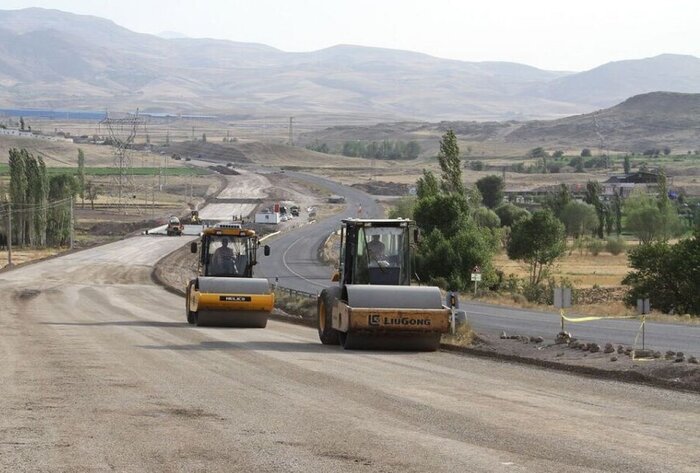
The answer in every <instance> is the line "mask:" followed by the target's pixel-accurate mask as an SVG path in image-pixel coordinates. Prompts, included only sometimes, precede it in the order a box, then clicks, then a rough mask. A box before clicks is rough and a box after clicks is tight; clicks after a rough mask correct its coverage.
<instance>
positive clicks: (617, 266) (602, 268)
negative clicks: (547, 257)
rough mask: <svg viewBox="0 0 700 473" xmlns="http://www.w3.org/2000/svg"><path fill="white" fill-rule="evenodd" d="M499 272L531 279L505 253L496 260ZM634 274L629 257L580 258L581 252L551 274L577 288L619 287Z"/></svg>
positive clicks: (565, 258)
mask: <svg viewBox="0 0 700 473" xmlns="http://www.w3.org/2000/svg"><path fill="white" fill-rule="evenodd" d="M493 262H494V265H495V266H496V268H498V269H500V270H501V271H503V272H504V273H505V274H506V275H509V274H514V275H516V276H518V277H520V278H527V277H528V267H527V265H526V264H524V263H522V262H519V261H512V260H510V259H508V256H507V255H506V254H505V252H501V253H499V254H498V255H496V257H495V258H494V260H493ZM629 271H630V267H629V265H628V261H627V255H626V254H624V253H622V254H619V255H611V254H609V253H600V254H599V255H597V256H593V255H585V254H584V255H580V254H579V253H578V252H574V253H572V254H568V253H567V254H566V255H565V256H563V257H562V258H561V259H560V260H558V261H557V263H556V264H555V265H554V266H553V267H552V271H551V274H552V276H554V277H555V278H557V279H560V278H567V279H568V280H570V281H571V282H572V283H573V284H574V285H575V286H576V287H581V288H584V287H593V286H594V285H598V286H608V287H609V286H619V285H620V284H621V282H622V279H623V278H624V277H625V276H626V275H627V273H628V272H629Z"/></svg>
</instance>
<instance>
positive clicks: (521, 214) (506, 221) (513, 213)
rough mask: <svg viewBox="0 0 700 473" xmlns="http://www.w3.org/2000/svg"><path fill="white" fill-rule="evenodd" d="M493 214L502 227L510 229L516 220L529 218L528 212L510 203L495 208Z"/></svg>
mask: <svg viewBox="0 0 700 473" xmlns="http://www.w3.org/2000/svg"><path fill="white" fill-rule="evenodd" d="M495 212H496V215H498V218H499V219H500V220H501V225H503V226H504V227H512V226H513V225H514V224H515V223H516V222H517V221H518V220H521V219H524V218H527V217H529V216H530V212H528V211H527V210H525V209H523V208H521V207H518V206H517V205H513V204H511V203H505V204H503V205H500V206H498V207H496V210H495Z"/></svg>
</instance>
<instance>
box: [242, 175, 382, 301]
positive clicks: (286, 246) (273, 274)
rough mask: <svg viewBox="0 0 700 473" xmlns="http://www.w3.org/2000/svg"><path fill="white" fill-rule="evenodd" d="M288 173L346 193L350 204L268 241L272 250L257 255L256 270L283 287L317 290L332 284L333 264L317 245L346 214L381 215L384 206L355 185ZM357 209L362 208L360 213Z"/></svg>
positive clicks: (260, 274) (333, 229)
mask: <svg viewBox="0 0 700 473" xmlns="http://www.w3.org/2000/svg"><path fill="white" fill-rule="evenodd" d="M287 174H288V175H290V176H292V177H295V178H297V179H302V180H304V181H307V182H309V183H312V184H314V185H318V186H323V187H325V188H326V189H328V190H329V191H330V192H331V193H332V194H339V195H343V196H345V199H346V202H347V205H346V207H345V209H344V210H343V211H342V212H340V214H337V215H334V216H332V217H329V218H326V219H324V220H320V221H317V222H315V223H312V224H308V225H304V226H302V227H300V228H298V229H295V230H293V231H290V232H285V233H282V234H280V235H279V236H275V237H273V238H272V239H270V240H268V241H266V244H269V245H270V247H271V248H272V254H271V255H270V256H267V257H262V256H261V257H259V258H258V265H257V266H256V268H255V273H256V276H258V277H267V278H268V279H269V280H270V281H271V282H275V281H276V282H277V283H278V284H279V285H280V286H282V287H286V288H290V289H295V290H297V291H304V292H309V293H314V294H315V293H318V292H320V291H321V290H322V289H323V288H325V287H328V286H330V285H331V284H333V283H332V282H331V275H332V272H333V268H331V267H330V266H328V265H325V264H322V263H321V262H320V261H319V260H318V247H319V246H320V245H321V244H322V243H323V241H325V239H326V238H327V237H328V235H330V233H331V232H333V231H335V230H337V229H339V228H340V221H341V220H342V219H343V218H351V217H358V215H359V216H362V217H364V218H372V217H379V216H381V210H380V208H379V206H378V205H377V203H376V202H375V200H374V198H373V197H372V196H370V195H369V194H367V193H365V192H362V191H359V190H357V189H354V188H352V187H347V186H343V185H341V184H337V183H335V182H332V181H329V180H328V179H324V178H321V177H318V176H311V175H308V174H302V173H296V172H288V171H287ZM360 209H361V210H360ZM358 210H360V213H359V214H358Z"/></svg>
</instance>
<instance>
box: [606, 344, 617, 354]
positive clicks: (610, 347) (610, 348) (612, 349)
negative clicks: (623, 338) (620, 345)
mask: <svg viewBox="0 0 700 473" xmlns="http://www.w3.org/2000/svg"><path fill="white" fill-rule="evenodd" d="M603 351H604V352H605V353H615V347H614V346H613V344H612V343H606V344H605V350H603Z"/></svg>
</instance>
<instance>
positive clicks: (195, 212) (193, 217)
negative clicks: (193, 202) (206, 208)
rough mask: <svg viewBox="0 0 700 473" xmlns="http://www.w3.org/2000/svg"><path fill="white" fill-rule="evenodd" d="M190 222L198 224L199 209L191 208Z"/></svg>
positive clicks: (199, 221)
mask: <svg viewBox="0 0 700 473" xmlns="http://www.w3.org/2000/svg"><path fill="white" fill-rule="evenodd" d="M190 223H191V224H192V225H199V224H200V223H202V221H201V220H200V219H199V210H192V211H191V212H190Z"/></svg>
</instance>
